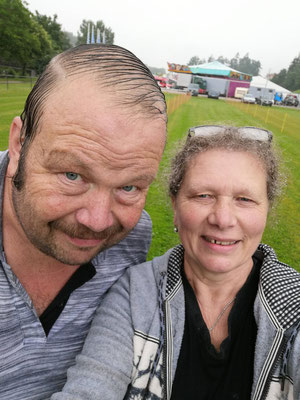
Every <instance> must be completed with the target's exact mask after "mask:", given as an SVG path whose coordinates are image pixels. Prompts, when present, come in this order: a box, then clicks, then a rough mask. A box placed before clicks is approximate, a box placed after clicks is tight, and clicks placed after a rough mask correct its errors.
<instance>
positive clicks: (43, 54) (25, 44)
mask: <svg viewBox="0 0 300 400" xmlns="http://www.w3.org/2000/svg"><path fill="white" fill-rule="evenodd" d="M0 37H1V40H0V54H1V58H2V59H3V60H5V61H6V62H10V63H12V64H14V65H18V66H21V67H22V70H23V71H22V73H23V74H25V72H26V69H27V68H35V65H36V63H37V62H41V61H43V60H44V59H45V58H48V55H49V54H51V53H52V51H53V49H52V42H51V39H50V38H49V36H48V34H47V32H46V31H45V29H44V28H43V27H42V26H41V25H40V24H39V23H38V22H37V21H36V20H35V19H34V18H33V16H32V13H31V12H30V11H29V10H28V9H27V8H26V7H25V6H24V4H23V3H22V0H0Z"/></svg>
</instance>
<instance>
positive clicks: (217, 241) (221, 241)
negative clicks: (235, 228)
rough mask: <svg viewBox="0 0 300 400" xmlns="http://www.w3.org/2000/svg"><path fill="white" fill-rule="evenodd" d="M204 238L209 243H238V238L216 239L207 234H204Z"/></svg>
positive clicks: (222, 244)
mask: <svg viewBox="0 0 300 400" xmlns="http://www.w3.org/2000/svg"><path fill="white" fill-rule="evenodd" d="M203 238H204V240H206V241H207V242H209V243H212V244H219V245H221V246H232V245H233V244H236V243H237V242H238V240H230V241H229V240H216V239H211V238H209V237H207V236H203Z"/></svg>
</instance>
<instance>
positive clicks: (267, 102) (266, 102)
mask: <svg viewBox="0 0 300 400" xmlns="http://www.w3.org/2000/svg"><path fill="white" fill-rule="evenodd" d="M256 103H257V104H260V105H262V106H270V107H271V106H272V105H273V103H274V100H273V99H271V97H258V98H257V99H256Z"/></svg>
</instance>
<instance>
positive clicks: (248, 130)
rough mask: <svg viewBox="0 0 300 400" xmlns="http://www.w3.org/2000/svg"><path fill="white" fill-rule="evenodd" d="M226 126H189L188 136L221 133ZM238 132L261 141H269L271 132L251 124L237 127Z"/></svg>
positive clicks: (245, 136) (246, 137) (244, 136)
mask: <svg viewBox="0 0 300 400" xmlns="http://www.w3.org/2000/svg"><path fill="white" fill-rule="evenodd" d="M226 129H227V128H226V126H222V125H202V126H195V127H193V128H190V130H189V137H191V136H202V137H206V136H213V135H217V134H219V133H223V132H225V130H226ZM238 132H239V134H240V135H241V136H242V137H243V138H245V139H250V140H260V141H262V142H268V141H269V142H271V140H272V133H271V132H269V131H267V130H265V129H261V128H255V127H252V126H245V127H241V128H238Z"/></svg>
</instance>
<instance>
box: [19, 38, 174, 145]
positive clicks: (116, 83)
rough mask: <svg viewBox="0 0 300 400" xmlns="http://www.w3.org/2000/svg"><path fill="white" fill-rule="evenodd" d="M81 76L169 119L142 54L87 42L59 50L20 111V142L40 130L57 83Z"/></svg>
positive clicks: (122, 103)
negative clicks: (137, 55)
mask: <svg viewBox="0 0 300 400" xmlns="http://www.w3.org/2000/svg"><path fill="white" fill-rule="evenodd" d="M78 76H82V77H91V79H92V81H93V80H94V82H95V83H96V84H97V86H98V87H99V90H100V89H103V90H104V91H105V92H108V93H109V92H112V93H113V94H115V97H114V98H113V103H114V104H115V105H116V106H119V107H124V109H126V108H127V109H128V110H131V109H132V108H134V109H138V110H139V112H141V113H142V115H143V117H145V118H154V117H156V116H160V117H163V118H164V119H165V120H167V114H166V102H165V96H164V94H163V93H162V91H161V89H160V87H159V86H158V84H157V83H156V81H155V79H154V76H153V75H152V73H151V71H150V70H149V68H148V67H147V66H146V65H145V64H144V63H143V62H142V61H141V60H140V59H139V58H137V57H136V56H135V55H134V54H133V53H131V52H130V51H128V50H126V49H124V48H122V47H120V46H116V45H105V44H86V45H80V46H77V47H73V48H71V49H69V50H66V51H65V52H63V53H61V54H58V55H57V56H56V57H54V58H53V59H52V60H51V61H50V63H49V64H48V65H47V67H46V69H45V70H44V72H43V73H42V74H41V75H40V77H39V78H38V80H37V82H36V84H35V86H34V87H33V89H32V91H31V92H30V94H29V96H28V98H27V100H26V103H25V107H24V111H23V112H22V114H21V120H22V123H23V127H22V131H21V138H20V139H21V142H23V143H24V142H27V143H26V144H27V145H28V142H31V141H32V140H33V139H34V137H35V135H36V134H37V133H38V131H39V127H40V121H41V118H42V115H43V111H44V107H45V106H46V104H47V98H48V96H49V95H50V94H52V93H53V92H54V91H55V88H56V87H57V85H58V84H59V83H60V82H62V81H63V80H65V79H68V78H71V77H78ZM24 144H25V143H24ZM25 147H26V146H25Z"/></svg>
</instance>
